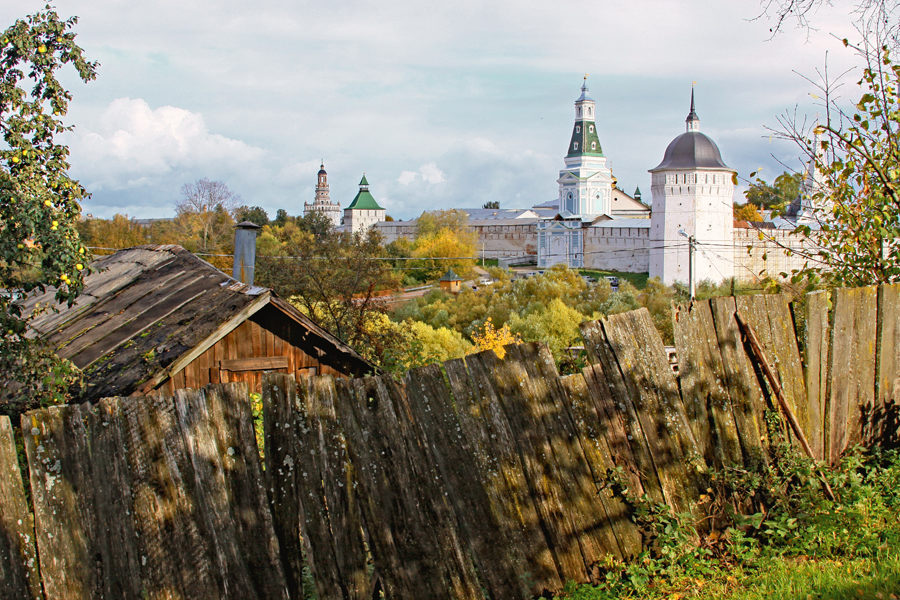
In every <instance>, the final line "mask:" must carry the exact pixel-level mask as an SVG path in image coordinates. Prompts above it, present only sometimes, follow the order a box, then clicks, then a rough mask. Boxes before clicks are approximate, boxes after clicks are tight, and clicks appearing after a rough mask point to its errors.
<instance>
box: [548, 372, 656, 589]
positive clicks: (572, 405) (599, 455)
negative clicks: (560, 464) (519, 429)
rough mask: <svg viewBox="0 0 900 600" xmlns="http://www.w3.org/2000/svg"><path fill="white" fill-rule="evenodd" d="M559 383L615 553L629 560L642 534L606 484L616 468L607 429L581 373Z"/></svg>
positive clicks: (624, 505) (565, 377) (626, 506)
mask: <svg viewBox="0 0 900 600" xmlns="http://www.w3.org/2000/svg"><path fill="white" fill-rule="evenodd" d="M559 384H560V386H561V387H562V388H563V389H564V390H565V397H566V401H567V407H568V410H569V412H570V414H571V416H572V420H573V423H574V426H575V428H576V431H577V432H578V434H577V438H578V441H579V443H580V445H581V450H582V452H583V453H584V458H585V461H586V466H587V467H588V469H589V470H590V473H591V479H592V480H593V482H594V484H595V485H594V493H595V494H596V495H597V499H598V500H599V501H600V502H601V503H602V506H603V513H604V514H605V515H606V518H607V520H608V522H609V528H610V530H611V533H612V535H613V536H614V538H615V541H616V544H617V550H618V553H619V554H620V555H621V556H622V558H630V557H632V556H634V555H636V554H637V553H638V552H640V550H641V534H640V531H639V530H638V528H637V527H636V526H635V524H634V523H633V522H632V521H631V519H630V516H631V514H630V510H629V508H628V505H627V504H626V503H625V502H624V501H623V499H622V498H621V497H620V496H618V495H617V494H616V493H615V491H614V490H613V489H612V486H611V485H609V484H608V481H607V478H608V476H609V471H610V470H613V469H615V468H616V462H615V460H614V458H613V452H612V450H611V449H610V445H609V443H608V441H607V439H606V435H607V428H606V427H604V424H603V422H602V421H601V420H600V418H598V414H597V410H596V407H595V405H594V401H593V399H592V398H591V391H590V390H589V388H588V383H587V380H586V379H585V377H584V375H583V374H582V373H575V374H572V375H566V376H564V377H561V378H560V379H559ZM625 448H627V449H628V454H629V455H630V453H631V450H630V448H628V445H627V443H626V444H625ZM611 554H615V553H611ZM592 575H593V574H592Z"/></svg>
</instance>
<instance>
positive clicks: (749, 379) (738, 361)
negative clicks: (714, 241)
mask: <svg viewBox="0 0 900 600" xmlns="http://www.w3.org/2000/svg"><path fill="white" fill-rule="evenodd" d="M709 303H710V309H711V310H712V315H713V323H714V324H715V327H716V339H717V340H718V343H719V352H720V353H721V355H722V365H723V366H724V367H725V382H726V385H727V386H728V393H729V395H730V396H731V410H732V414H733V415H734V422H735V425H736V426H737V432H738V439H740V441H741V452H742V453H743V455H744V464H746V465H749V466H753V465H755V464H759V463H761V462H763V461H765V455H766V452H765V448H766V446H767V445H768V435H767V432H766V423H765V411H766V400H765V397H764V395H763V391H762V388H761V387H760V385H759V380H758V379H757V376H756V373H755V371H754V369H753V365H752V364H751V363H750V359H749V358H748V356H747V353H746V351H745V350H744V345H743V343H742V341H741V334H740V330H739V329H738V325H737V321H736V320H735V318H734V313H735V310H736V308H737V307H736V304H735V300H734V298H712V299H711V300H710V301H709Z"/></svg>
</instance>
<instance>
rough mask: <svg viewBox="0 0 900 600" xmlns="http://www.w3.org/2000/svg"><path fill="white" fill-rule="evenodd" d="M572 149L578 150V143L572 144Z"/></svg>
mask: <svg viewBox="0 0 900 600" xmlns="http://www.w3.org/2000/svg"><path fill="white" fill-rule="evenodd" d="M572 147H573V148H575V149H576V150H578V142H575V143H574V144H572Z"/></svg>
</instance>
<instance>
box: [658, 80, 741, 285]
mask: <svg viewBox="0 0 900 600" xmlns="http://www.w3.org/2000/svg"><path fill="white" fill-rule="evenodd" d="M685 124H686V127H685V129H686V131H685V133H682V134H681V135H679V136H678V137H676V138H675V139H674V140H672V142H671V143H670V144H669V146H668V147H667V148H666V153H665V155H664V156H663V160H662V162H661V163H660V164H659V165H658V166H657V167H656V168H654V169H651V170H650V173H651V186H652V187H651V193H652V196H653V211H652V213H651V217H650V276H651V277H659V278H660V279H661V280H662V281H663V283H665V284H667V285H670V284H672V283H675V282H676V281H681V282H685V283H687V282H688V271H689V265H688V262H689V243H688V239H687V238H688V237H689V236H691V237H693V238H694V240H695V249H696V251H695V253H694V269H695V271H694V281H703V280H705V279H709V280H711V281H716V282H718V281H722V280H723V279H728V278H730V277H733V276H734V250H733V245H734V216H733V209H732V203H733V201H734V200H733V196H734V183H733V177H734V176H735V175H736V173H737V172H736V171H735V170H734V169H732V168H730V167H728V166H727V165H725V163H724V162H723V161H722V155H721V154H720V152H719V148H718V146H716V143H715V142H713V141H712V140H711V139H710V138H709V137H708V136H706V135H705V134H703V133H700V117H698V116H697V112H696V110H694V91H693V89H692V90H691V111H690V113H688V116H687V119H685Z"/></svg>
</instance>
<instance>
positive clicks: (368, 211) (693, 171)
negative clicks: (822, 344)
mask: <svg viewBox="0 0 900 600" xmlns="http://www.w3.org/2000/svg"><path fill="white" fill-rule="evenodd" d="M596 110H597V108H596V103H595V101H594V99H593V98H591V96H590V93H589V90H588V87H587V77H586V76H585V81H584V83H583V85H582V86H581V95H580V96H579V97H578V98H577V99H576V100H575V122H574V124H573V127H572V135H571V137H570V140H569V145H568V148H567V150H566V155H565V157H564V164H565V167H564V168H563V169H562V170H560V171H559V177H558V179H557V185H558V189H559V193H558V195H557V197H556V198H554V199H553V200H550V201H548V202H544V203H539V204H535V205H533V206H532V207H531V208H520V209H511V208H503V209H499V208H498V209H456V210H462V211H464V212H466V213H467V214H468V216H469V221H468V224H469V227H471V228H472V230H473V231H474V232H475V233H477V234H478V238H479V239H478V245H479V251H480V252H481V253H482V254H483V255H484V256H486V257H488V258H504V259H506V258H510V259H516V260H522V259H527V258H529V257H530V258H531V259H532V260H534V261H536V262H537V265H538V267H539V268H546V267H550V266H553V265H556V264H565V265H568V266H569V267H572V268H585V269H597V270H606V271H622V272H632V273H649V274H650V276H651V277H658V278H659V279H660V280H662V281H663V282H664V283H666V284H672V283H675V282H683V283H687V282H688V279H689V273H690V271H691V268H692V266H693V276H694V281H703V280H710V281H713V282H720V281H722V280H726V279H730V278H732V277H733V278H735V279H737V280H739V281H758V280H759V279H761V278H762V277H765V276H766V275H769V276H772V277H778V276H781V275H789V274H790V271H791V270H792V269H799V268H802V267H803V264H804V262H805V259H804V258H803V254H805V253H808V252H809V250H810V249H811V248H812V247H813V246H814V243H813V242H812V241H811V240H810V238H806V237H803V236H799V235H794V234H793V229H794V227H795V226H796V225H797V224H798V223H806V222H807V221H808V220H809V215H811V214H814V213H815V214H822V207H815V206H812V201H811V199H810V198H811V196H812V194H810V190H812V189H813V188H814V186H815V184H816V181H815V180H816V176H815V173H812V172H810V173H808V174H807V182H806V184H805V185H804V186H803V190H801V196H802V197H801V198H798V200H797V201H796V202H795V204H796V206H792V211H793V213H792V211H788V215H787V217H786V218H784V219H781V220H780V222H779V220H778V219H776V221H775V222H771V221H770V222H763V223H746V222H743V221H735V220H734V216H733V214H734V213H733V202H734V182H735V179H736V175H737V173H736V171H735V170H734V169H732V168H730V167H729V166H728V165H727V164H726V163H725V161H724V160H723V158H722V154H721V152H720V151H719V147H718V146H717V145H716V143H715V142H714V141H713V140H712V139H711V138H710V137H709V136H707V135H706V134H704V133H702V132H701V131H700V118H699V117H698V116H697V111H696V108H695V104H694V92H693V90H691V106H690V112H689V113H688V116H687V118H686V119H685V124H686V127H685V128H686V131H685V132H684V133H682V134H680V135H678V136H677V137H675V139H673V140H672V141H671V143H669V145H668V147H667V148H666V149H665V152H664V153H663V159H662V162H660V163H659V164H658V165H657V166H656V167H655V168H653V169H650V171H649V172H650V177H651V188H652V207H651V206H648V205H646V204H644V203H643V202H642V200H641V194H640V189H639V188H638V189H636V190H635V193H634V196H629V195H628V194H626V193H625V192H624V191H622V190H621V189H620V188H619V187H618V185H617V181H616V178H615V177H614V176H613V174H612V170H611V168H610V166H609V164H608V163H607V158H606V156H605V155H604V153H603V149H602V147H601V144H600V134H599V131H598V130H597V124H596V121H595V119H596ZM352 210H356V211H359V212H358V215H359V216H357V214H356V213H353V212H352ZM372 225H374V226H375V227H376V228H377V229H378V230H379V231H380V232H381V234H382V235H383V236H384V239H385V242H386V243H389V242H392V241H394V240H396V239H398V238H400V237H406V238H409V239H412V238H414V237H415V234H416V221H406V222H403V221H391V222H385V221H384V209H382V208H381V207H380V206H378V204H377V203H376V202H375V200H374V198H372V196H371V194H369V192H368V183H367V182H366V180H365V177H363V180H362V181H361V182H360V193H359V194H357V197H356V199H354V201H353V203H352V204H351V205H350V208H348V209H347V210H346V211H345V216H344V226H345V230H347V231H358V230H360V229H362V228H363V227H369V226H372ZM691 258H693V260H691ZM691 262H693V265H692V266H691V264H690V263H691Z"/></svg>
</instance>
